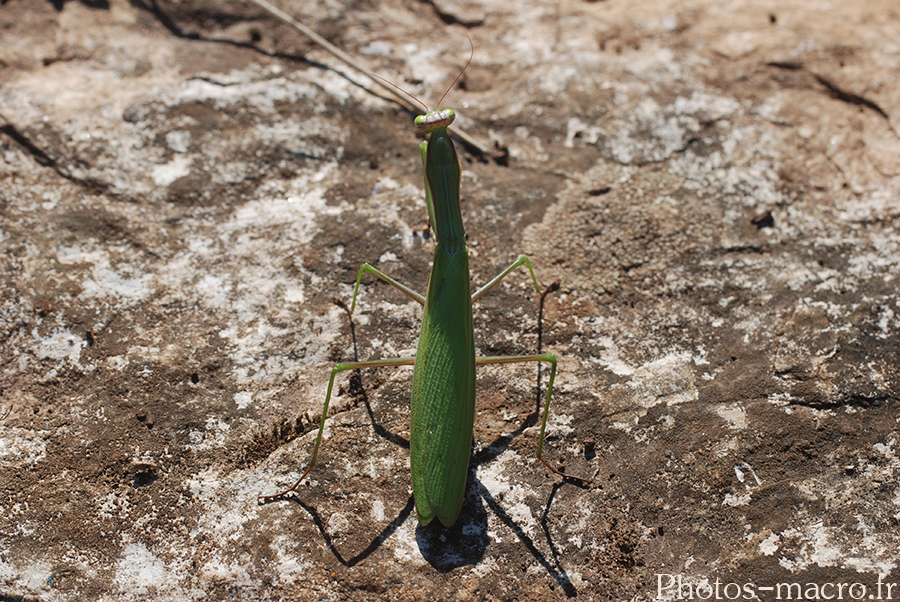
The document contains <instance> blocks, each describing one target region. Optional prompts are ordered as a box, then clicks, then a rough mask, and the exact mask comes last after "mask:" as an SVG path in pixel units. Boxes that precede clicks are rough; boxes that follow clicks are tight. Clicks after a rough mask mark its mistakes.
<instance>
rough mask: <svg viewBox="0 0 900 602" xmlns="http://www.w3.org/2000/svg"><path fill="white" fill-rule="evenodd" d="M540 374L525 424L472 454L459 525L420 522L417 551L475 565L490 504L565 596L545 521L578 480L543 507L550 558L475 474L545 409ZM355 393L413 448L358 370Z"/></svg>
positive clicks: (446, 563) (443, 567)
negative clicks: (379, 409) (374, 404)
mask: <svg viewBox="0 0 900 602" xmlns="http://www.w3.org/2000/svg"><path fill="white" fill-rule="evenodd" d="M558 288H559V284H558V283H553V284H552V285H550V287H549V288H548V289H547V291H546V292H547V293H549V292H552V291H555V290H557V289H558ZM545 298H546V293H545V294H544V295H542V296H541V298H540V305H539V309H538V324H537V338H538V345H537V346H538V350H537V353H538V354H540V353H541V352H542V347H543V315H544V300H545ZM335 303H336V304H337V305H339V306H340V307H343V308H344V309H345V310H346V311H347V315H348V317H349V320H350V334H351V340H352V345H353V359H354V361H359V354H358V347H357V341H356V327H355V325H354V323H353V316H352V314H351V313H350V311H349V308H348V307H347V305H346V304H345V303H344V302H343V301H340V300H335ZM541 377H542V372H541V363H540V362H538V366H537V384H536V391H535V410H534V411H533V412H531V413H530V414H529V415H528V416H527V417H526V419H525V420H524V421H523V422H522V424H520V425H519V427H518V428H517V429H516V430H515V431H513V432H512V433H509V434H505V435H502V436H501V437H498V438H497V439H495V440H494V441H493V442H492V443H491V444H490V445H489V446H487V447H486V448H485V449H483V450H481V451H479V452H477V453H475V454H473V457H472V460H471V466H470V471H469V479H468V481H467V484H466V496H465V500H464V502H463V508H462V511H461V512H460V517H459V519H458V520H457V521H456V523H454V525H453V526H451V527H449V528H446V527H443V526H442V525H441V524H440V523H439V522H438V521H433V522H432V523H431V524H429V525H427V526H423V525H418V526H417V527H416V542H417V544H418V546H419V551H420V553H421V554H422V557H423V558H425V560H426V561H427V562H428V563H429V564H430V565H431V566H432V567H433V568H434V569H435V570H437V571H439V572H441V573H447V572H450V571H452V570H454V569H456V568H458V567H461V566H465V565H475V564H477V563H478V562H480V561H481V559H482V558H483V557H484V554H485V552H486V550H487V546H488V543H489V538H488V534H487V527H488V521H487V511H486V508H490V509H491V511H492V512H493V513H494V515H495V516H496V517H497V518H499V519H500V521H501V522H502V523H503V524H504V525H506V526H507V527H508V528H509V529H510V530H511V531H512V532H513V533H514V534H515V535H516V537H517V538H518V539H519V541H521V542H522V544H523V545H524V546H525V548H526V549H527V550H528V552H529V553H530V554H531V555H532V556H533V557H534V558H535V560H536V561H537V562H538V563H539V564H540V565H541V566H542V567H543V568H544V570H546V571H547V574H548V575H549V576H550V577H551V578H553V579H554V580H555V581H556V582H557V584H559V586H560V588H562V590H563V591H564V592H565V594H566V596H567V597H574V596H576V595H577V593H578V592H577V590H576V589H575V586H574V585H573V584H572V581H571V579H570V578H569V576H568V574H567V573H566V571H565V569H564V568H563V567H562V564H561V562H560V553H559V549H558V547H557V546H556V544H555V543H554V541H553V537H552V536H551V534H550V529H549V527H548V524H547V518H548V514H549V511H550V506H551V505H552V503H553V500H554V499H555V497H556V494H557V492H558V491H559V489H560V488H561V487H562V486H563V485H564V484H565V483H566V482H567V481H568V482H570V483H572V484H575V485H578V483H577V482H576V481H575V480H573V479H563V481H562V482H557V483H554V485H553V488H552V490H551V493H550V496H549V497H548V499H547V503H546V504H545V505H544V513H543V515H542V516H541V520H540V524H541V528H542V530H543V532H544V535H545V537H546V540H547V545H548V547H549V549H550V556H551V558H549V559H548V558H547V556H546V555H545V554H544V553H543V552H542V551H541V550H540V549H539V548H538V547H537V545H536V544H535V542H534V540H532V539H531V538H530V537H529V536H528V534H527V533H526V532H525V530H524V529H523V528H522V527H520V526H519V525H518V524H517V523H516V522H515V520H514V519H513V518H512V517H511V516H510V515H509V514H508V513H507V512H506V511H505V510H504V509H503V507H502V506H501V505H500V504H499V503H498V502H497V500H495V499H494V497H493V496H492V495H491V493H490V492H489V491H488V489H487V488H486V487H485V486H484V484H483V483H482V482H481V481H480V480H479V479H478V477H477V468H478V467H479V466H481V465H483V464H487V463H489V462H491V461H492V460H494V459H496V458H497V457H498V456H499V455H500V454H502V453H503V452H504V451H505V450H506V449H507V448H508V447H509V445H510V444H511V442H512V441H513V439H515V437H517V436H518V435H521V434H522V433H523V432H524V431H525V430H526V429H528V428H530V427H532V426H534V425H535V424H537V422H538V419H539V417H540V411H541V389H542V382H541V380H542V378H541ZM351 393H352V394H353V395H354V396H357V398H361V399H362V401H363V402H364V404H365V407H366V411H367V412H368V414H369V419H370V420H371V422H372V425H373V428H374V430H375V432H376V434H378V435H379V436H381V437H383V438H384V439H386V440H388V441H391V442H392V443H395V444H397V445H399V446H401V447H405V448H409V441H407V440H406V439H404V438H402V437H399V436H397V435H395V434H393V433H391V432H389V431H388V430H387V429H385V428H384V427H382V426H381V425H380V424H379V423H378V421H377V419H376V417H375V415H374V413H373V411H372V408H371V406H370V404H369V400H368V395H366V393H365V390H364V388H363V386H362V378H361V375H360V373H359V371H356V372H355V373H354V375H353V376H352V377H351ZM412 504H413V501H412V498H410V502H409V503H408V504H407V508H404V512H402V513H401V516H398V517H397V519H395V520H394V522H392V523H391V525H396V526H395V527H394V528H393V530H391V531H390V532H389V533H387V534H385V532H382V533H381V534H379V536H378V537H376V539H375V540H374V541H373V542H372V544H371V545H370V546H369V548H367V551H368V553H367V554H366V556H367V555H368V554H370V553H371V551H374V549H376V548H377V547H378V546H379V545H380V544H381V542H383V541H384V540H385V539H387V537H388V536H390V533H393V531H394V530H396V527H398V526H399V525H400V524H402V522H403V521H405V520H406V519H407V518H408V517H409V514H411V512H412V511H411V505H412ZM316 524H317V525H320V527H319V528H320V530H321V531H322V532H323V535H324V534H325V533H324V529H323V528H322V526H321V521H320V520H318V519H317V523H316ZM327 541H328V542H329V547H331V548H332V550H333V551H334V553H335V554H336V556H337V557H338V559H339V560H341V557H340V555H339V554H337V552H336V551H335V550H334V549H333V546H332V545H331V543H330V539H327ZM370 549H371V550H370ZM360 556H362V555H358V556H357V557H355V558H360ZM360 559H361V558H360Z"/></svg>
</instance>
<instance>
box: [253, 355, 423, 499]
mask: <svg viewBox="0 0 900 602" xmlns="http://www.w3.org/2000/svg"><path fill="white" fill-rule="evenodd" d="M415 363H416V358H414V357H397V358H391V359H384V360H371V361H367V362H346V363H343V364H335V366H334V368H332V369H331V378H329V379H328V390H327V391H326V393H325V405H324V407H323V408H322V418H321V420H319V433H318V435H316V443H315V445H314V446H313V453H312V459H311V460H310V461H309V467H308V468H307V469H306V471H305V472H304V473H303V474H302V475H300V478H299V479H297V481H296V482H295V483H294V484H293V485H291V486H290V487H288V488H287V489H285V490H283V491H279V492H278V493H273V494H272V495H260V496H258V497H257V498H256V501H257V503H259V504H266V503H268V502H271V501H273V500H277V499H280V498H283V497H284V496H286V495H287V494H289V493H291V492H292V491H296V490H297V487H299V486H300V483H302V482H303V480H304V479H305V478H306V476H307V475H308V474H309V473H310V471H311V470H312V469H313V468H315V466H316V460H317V459H318V457H319V445H321V443H322V433H323V432H324V431H325V419H326V418H327V417H328V404H329V402H330V401H331V391H332V389H333V388H334V377H335V376H337V375H338V374H340V373H341V372H345V371H347V370H356V369H357V368H373V367H378V366H412V365H414V364H415Z"/></svg>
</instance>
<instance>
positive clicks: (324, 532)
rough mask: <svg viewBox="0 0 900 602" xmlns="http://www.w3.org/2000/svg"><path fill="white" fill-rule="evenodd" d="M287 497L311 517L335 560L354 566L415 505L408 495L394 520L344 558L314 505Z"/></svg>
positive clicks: (376, 547) (374, 548)
mask: <svg viewBox="0 0 900 602" xmlns="http://www.w3.org/2000/svg"><path fill="white" fill-rule="evenodd" d="M288 499H290V500H291V501H292V502H294V503H295V504H298V505H299V506H300V507H301V508H303V509H304V510H306V512H307V513H308V514H309V515H310V516H311V517H312V519H313V522H314V523H315V524H316V527H317V528H318V529H319V533H321V534H322V539H323V540H325V545H326V546H328V549H329V550H330V551H331V553H332V554H333V555H334V557H335V558H336V559H337V561H338V562H340V563H341V564H342V565H344V566H346V567H352V566H356V565H357V564H359V563H360V562H362V561H363V560H365V559H366V558H368V557H369V556H371V555H372V553H373V552H375V550H377V549H378V548H380V547H381V544H383V543H384V542H385V541H386V540H387V539H388V538H389V537H390V536H391V535H393V534H394V533H395V532H396V531H397V529H399V528H400V526H401V525H403V523H405V522H406V520H407V519H408V518H409V515H410V514H412V511H413V508H414V507H415V504H414V503H413V498H412V496H409V499H408V500H407V501H406V505H405V506H404V507H403V509H402V510H400V513H399V514H397V516H396V517H395V518H394V520H392V521H391V522H390V523H388V525H387V526H386V527H384V529H382V530H381V532H380V533H379V534H378V535H376V536H375V538H374V539H373V540H372V542H371V543H370V544H369V545H368V546H366V548H365V549H364V550H363V551H362V552H360V553H359V554H356V555H355V556H353V557H352V558H349V559H345V558H344V557H343V555H341V553H340V551H339V550H338V549H337V547H336V546H335V545H334V541H333V540H332V539H331V535H329V534H328V531H327V530H326V529H325V523H324V522H323V521H322V517H321V516H319V511H318V510H316V507H315V506H311V505H310V504H307V503H305V502H303V501H301V500H300V498H298V497H297V496H292V497H290V498H288Z"/></svg>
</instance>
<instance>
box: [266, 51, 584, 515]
mask: <svg viewBox="0 0 900 602" xmlns="http://www.w3.org/2000/svg"><path fill="white" fill-rule="evenodd" d="M473 53H474V49H473ZM471 60H472V58H471V56H470V58H469V62H471ZM466 67H468V63H467V64H466ZM464 71H465V68H463V72H464ZM460 76H462V72H460V75H459V76H457V80H459V77H460ZM457 80H455V81H454V82H453V84H451V86H450V88H448V92H449V90H450V89H452V87H453V85H455V83H456V81H457ZM444 96H446V93H445V95H444ZM441 101H443V97H442V98H441ZM423 106H424V104H423ZM438 107H440V102H439V103H438ZM426 111H427V107H426ZM455 118H456V113H455V112H454V111H453V110H452V109H443V110H441V109H440V108H438V109H436V110H433V111H427V112H426V113H425V114H424V115H419V116H418V117H417V118H416V120H415V125H416V127H417V128H418V129H419V130H420V131H422V132H424V133H425V134H426V135H427V136H428V139H427V140H426V141H425V142H422V143H421V145H420V147H419V148H420V152H421V156H422V165H423V170H424V180H425V200H426V205H427V208H428V217H429V220H430V224H431V228H432V231H433V233H434V238H435V241H436V243H435V250H434V261H433V264H432V268H431V276H430V279H429V282H428V289H427V292H426V294H425V295H422V294H420V293H417V292H415V291H414V290H412V289H411V288H409V287H408V286H405V285H403V284H401V283H400V282H398V281H396V280H394V279H393V278H391V277H390V276H389V275H387V274H385V273H383V272H381V271H380V270H378V269H376V268H374V267H372V266H371V265H369V264H368V263H365V264H363V265H362V266H361V267H360V269H359V272H358V273H357V277H356V286H355V287H354V290H353V300H352V302H351V305H350V309H349V310H348V313H349V314H350V316H351V318H352V315H353V311H354V310H355V308H356V301H357V296H358V295H359V287H360V284H361V282H362V278H363V275H364V274H366V273H368V274H371V275H373V276H376V277H377V278H380V279H381V280H383V281H384V282H386V283H388V284H390V285H391V286H393V287H395V288H397V289H398V290H399V291H400V292H402V293H403V294H405V295H406V296H407V297H409V298H411V299H412V300H414V301H416V302H417V303H419V304H420V305H422V306H423V307H424V312H423V318H422V327H421V331H420V335H419V342H418V346H417V350H416V355H415V356H413V357H399V358H389V359H380V360H370V361H362V362H359V361H356V362H345V363H339V364H336V365H335V366H334V367H333V368H332V370H331V377H330V378H329V380H328V388H327V390H326V394H325V404H324V407H323V409H322V416H321V420H320V422H319V430H318V434H317V435H316V441H315V444H314V447H313V453H312V458H311V459H310V463H309V466H308V467H307V469H306V471H305V472H304V473H303V474H302V475H301V476H300V478H299V479H298V480H297V481H296V482H295V483H294V484H293V485H292V486H291V487H288V488H287V489H285V490H283V491H281V492H279V493H276V494H273V495H266V496H259V498H258V502H259V503H265V502H269V501H272V500H275V499H278V498H281V497H284V496H286V495H287V494H289V493H291V492H296V491H297V488H298V487H299V486H300V484H301V483H302V482H303V481H304V479H306V477H307V475H309V474H310V472H311V471H312V470H313V468H314V467H315V465H316V461H317V459H318V455H319V447H320V445H321V443H322V436H323V432H324V429H325V420H326V418H327V416H328V406H329V402H330V401H331V394H332V390H333V387H334V380H335V377H336V376H337V375H338V374H340V373H342V372H345V371H347V370H357V369H360V368H371V367H381V366H409V365H411V366H413V367H414V368H413V380H412V399H411V403H410V473H411V478H412V488H413V498H414V500H415V505H416V513H417V515H418V518H419V522H420V523H421V524H422V525H428V524H429V523H431V522H432V521H433V520H434V519H435V518H437V519H438V521H440V523H441V524H442V525H444V526H445V527H450V526H452V525H453V524H454V523H455V522H456V520H457V518H458V517H459V514H460V510H461V509H462V504H463V499H464V497H465V490H466V480H467V476H468V471H469V457H470V454H471V448H472V438H473V427H474V419H475V366H476V365H486V364H508V363H522V362H542V363H546V364H549V365H550V378H549V382H548V384H547V393H546V397H545V401H544V404H543V417H542V419H541V428H540V434H539V435H538V444H537V457H538V459H539V460H540V461H541V462H542V463H543V464H544V465H545V466H547V468H549V469H550V470H551V471H552V472H554V473H556V474H558V475H560V476H562V477H564V478H569V479H573V480H576V481H580V482H587V479H581V478H578V477H574V476H572V475H568V474H565V473H563V472H561V471H560V470H558V469H557V468H555V467H553V466H552V465H550V463H548V462H547V461H546V460H545V459H544V458H543V456H542V450H543V444H544V433H545V430H546V427H547V418H548V415H549V410H550V399H551V396H552V393H553V383H554V380H555V378H556V367H557V361H556V356H554V355H552V354H548V353H539V354H534V355H512V356H489V357H476V355H475V340H474V325H473V320H472V304H473V303H474V302H475V301H477V300H478V299H479V298H480V297H481V296H482V295H484V294H485V293H487V292H488V291H489V290H490V289H491V288H493V287H494V286H495V285H496V284H497V283H498V282H500V281H501V280H502V279H503V278H505V277H506V276H507V275H508V274H509V273H511V272H512V271H514V270H515V269H517V268H519V267H520V266H523V265H524V266H526V267H527V268H528V271H529V273H530V276H531V281H532V283H533V284H534V288H535V290H536V292H537V293H538V295H540V296H541V298H543V297H544V296H545V295H546V294H547V293H548V292H550V291H551V290H554V289H555V286H556V285H551V286H550V287H548V288H546V289H542V288H541V285H540V282H539V281H538V279H537V276H536V275H535V272H534V268H533V267H532V265H531V261H530V260H529V259H528V257H526V256H525V255H522V256H520V257H519V258H518V259H517V260H516V261H514V262H513V263H512V264H511V265H510V266H509V267H507V268H506V269H505V270H503V271H502V272H501V273H500V274H499V275H497V276H496V277H495V278H494V279H492V280H491V281H489V282H488V283H487V284H485V285H484V286H483V287H481V288H480V289H478V290H477V291H475V292H474V293H472V292H471V280H470V274H469V258H468V247H467V246H466V233H465V230H464V228H463V221H462V213H461V211H460V204H459V189H460V176H461V167H460V162H459V157H458V155H457V152H456V147H455V145H454V143H453V140H452V139H451V137H450V134H449V132H448V128H449V126H450V125H451V124H452V123H453V120H454V119H455Z"/></svg>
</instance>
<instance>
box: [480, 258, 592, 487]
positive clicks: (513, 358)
mask: <svg viewBox="0 0 900 602" xmlns="http://www.w3.org/2000/svg"><path fill="white" fill-rule="evenodd" d="M523 257H524V256H523ZM529 267H530V266H529ZM527 362H544V363H547V364H550V382H548V383H547V396H546V398H545V401H544V409H543V417H542V418H541V432H540V434H539V435H538V445H537V457H538V460H540V461H541V463H542V464H543V465H544V466H546V467H547V468H549V469H550V470H551V471H553V472H555V473H556V474H558V475H559V476H561V477H564V478H566V479H572V480H575V481H579V482H581V483H588V482H590V481H591V480H593V479H592V478H591V479H583V478H581V477H576V476H574V475H570V474H567V473H564V472H562V471H561V470H559V469H558V468H556V467H554V466H551V465H550V463H549V462H547V461H546V460H545V459H544V458H543V456H542V455H541V454H542V451H543V449H544V432H545V431H546V429H547V417H548V416H549V414H550V398H551V396H552V395H553V381H554V380H555V379H556V356H555V355H553V354H550V353H540V354H536V355H501V356H489V357H477V358H475V365H477V366H483V365H486V364H517V363H527Z"/></svg>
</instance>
